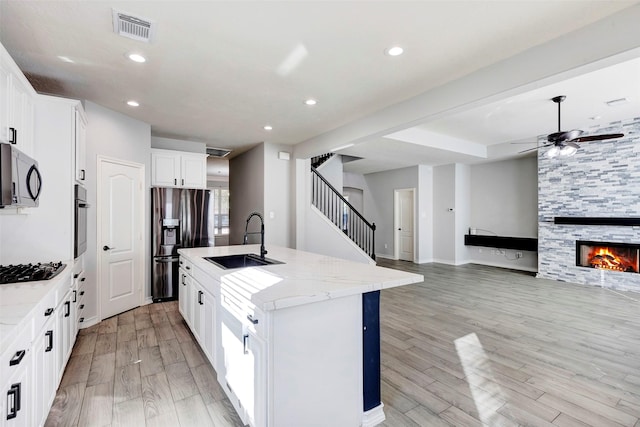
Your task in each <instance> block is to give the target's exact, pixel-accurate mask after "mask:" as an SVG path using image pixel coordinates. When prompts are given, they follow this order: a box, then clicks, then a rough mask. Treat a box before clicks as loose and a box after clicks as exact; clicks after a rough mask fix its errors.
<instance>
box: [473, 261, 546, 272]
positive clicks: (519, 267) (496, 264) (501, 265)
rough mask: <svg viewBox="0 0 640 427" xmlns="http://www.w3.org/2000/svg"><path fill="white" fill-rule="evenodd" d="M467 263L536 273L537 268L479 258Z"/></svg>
mask: <svg viewBox="0 0 640 427" xmlns="http://www.w3.org/2000/svg"><path fill="white" fill-rule="evenodd" d="M467 264H479V265H488V266H489V267H499V268H508V269H510V270H520V271H529V272H531V273H537V272H538V269H537V268H536V267H529V266H526V265H519V264H515V263H510V264H506V263H499V262H487V261H479V260H469V262H467Z"/></svg>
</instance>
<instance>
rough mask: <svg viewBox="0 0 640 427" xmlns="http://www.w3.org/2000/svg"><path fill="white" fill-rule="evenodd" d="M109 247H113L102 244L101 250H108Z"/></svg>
mask: <svg viewBox="0 0 640 427" xmlns="http://www.w3.org/2000/svg"><path fill="white" fill-rule="evenodd" d="M109 249H113V248H110V247H109V246H107V245H104V246H103V247H102V250H103V251H108V250H109Z"/></svg>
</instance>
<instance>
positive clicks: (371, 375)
mask: <svg viewBox="0 0 640 427" xmlns="http://www.w3.org/2000/svg"><path fill="white" fill-rule="evenodd" d="M362 362H363V363H362V369H363V372H362V373H363V394H364V396H363V398H364V399H363V401H364V410H365V412H366V411H368V410H370V409H373V408H375V407H376V406H379V405H380V399H381V398H380V291H374V292H367V293H365V294H362Z"/></svg>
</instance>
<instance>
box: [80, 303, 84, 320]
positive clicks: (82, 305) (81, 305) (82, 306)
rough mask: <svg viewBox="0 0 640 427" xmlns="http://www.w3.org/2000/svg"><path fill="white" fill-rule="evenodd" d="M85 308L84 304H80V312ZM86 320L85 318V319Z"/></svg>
mask: <svg viewBox="0 0 640 427" xmlns="http://www.w3.org/2000/svg"><path fill="white" fill-rule="evenodd" d="M83 308H84V304H80V310H82V309H83ZM83 319H84V317H83Z"/></svg>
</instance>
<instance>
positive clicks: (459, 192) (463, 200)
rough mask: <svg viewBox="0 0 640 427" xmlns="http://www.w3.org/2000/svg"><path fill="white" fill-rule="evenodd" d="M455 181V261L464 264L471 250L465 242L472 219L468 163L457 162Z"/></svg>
mask: <svg viewBox="0 0 640 427" xmlns="http://www.w3.org/2000/svg"><path fill="white" fill-rule="evenodd" d="M455 166H456V168H455V171H456V182H455V197H454V198H455V221H456V223H455V237H454V244H455V263H456V264H464V263H467V262H468V261H469V251H468V248H467V246H465V244H464V235H465V234H467V232H468V230H469V223H470V221H471V209H470V207H471V204H470V203H469V197H470V194H471V170H470V167H469V166H468V165H462V164H456V165H455Z"/></svg>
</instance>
